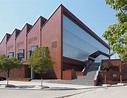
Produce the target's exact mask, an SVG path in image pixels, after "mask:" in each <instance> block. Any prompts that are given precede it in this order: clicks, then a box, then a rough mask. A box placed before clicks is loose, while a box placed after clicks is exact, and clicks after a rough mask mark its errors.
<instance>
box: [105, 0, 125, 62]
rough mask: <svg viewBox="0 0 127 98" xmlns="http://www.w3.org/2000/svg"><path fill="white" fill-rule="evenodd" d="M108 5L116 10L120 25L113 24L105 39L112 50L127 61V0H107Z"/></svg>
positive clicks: (106, 32)
mask: <svg viewBox="0 0 127 98" xmlns="http://www.w3.org/2000/svg"><path fill="white" fill-rule="evenodd" d="M106 4H109V5H110V6H111V8H113V9H114V10H116V17H117V18H118V23H115V24H111V25H110V26H109V27H108V29H107V30H106V31H105V32H104V33H103V37H104V38H105V39H106V40H108V44H109V45H110V47H111V49H112V50H113V51H115V52H116V53H118V55H119V57H120V58H121V59H122V60H124V61H127V0H106Z"/></svg>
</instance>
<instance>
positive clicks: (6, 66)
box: [0, 55, 22, 85]
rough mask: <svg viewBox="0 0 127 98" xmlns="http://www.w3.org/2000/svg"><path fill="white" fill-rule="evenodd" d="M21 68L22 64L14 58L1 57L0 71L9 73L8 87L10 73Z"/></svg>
mask: <svg viewBox="0 0 127 98" xmlns="http://www.w3.org/2000/svg"><path fill="white" fill-rule="evenodd" d="M21 66H22V63H21V62H20V61H19V60H17V59H16V58H14V57H12V58H8V57H7V56H5V55H1V56H0V71H5V72H6V73H7V85H8V82H9V81H8V78H9V73H10V71H11V70H12V69H14V68H20V67H21Z"/></svg>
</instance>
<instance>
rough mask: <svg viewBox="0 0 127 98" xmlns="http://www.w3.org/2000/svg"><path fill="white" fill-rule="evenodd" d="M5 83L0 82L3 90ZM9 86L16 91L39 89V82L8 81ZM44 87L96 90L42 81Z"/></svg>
mask: <svg viewBox="0 0 127 98" xmlns="http://www.w3.org/2000/svg"><path fill="white" fill-rule="evenodd" d="M6 83H7V82H6V81H0V88H5V85H6ZM9 84H10V85H15V86H16V87H15V88H16V89H41V87H40V85H41V81H40V82H39V81H38V82H33V81H30V82H21V81H9ZM43 85H44V86H48V87H49V89H68V90H69V89H70V90H79V89H90V88H96V86H84V85H73V84H58V83H48V82H45V81H43Z"/></svg>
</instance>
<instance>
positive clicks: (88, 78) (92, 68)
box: [44, 63, 100, 86]
mask: <svg viewBox="0 0 127 98" xmlns="http://www.w3.org/2000/svg"><path fill="white" fill-rule="evenodd" d="M99 65H100V63H92V64H90V65H89V66H88V68H87V69H86V70H85V73H84V76H77V78H76V79H73V80H44V81H45V82H49V83H62V84H75V85H88V86H93V85H94V76H95V74H96V71H97V70H98V67H99Z"/></svg>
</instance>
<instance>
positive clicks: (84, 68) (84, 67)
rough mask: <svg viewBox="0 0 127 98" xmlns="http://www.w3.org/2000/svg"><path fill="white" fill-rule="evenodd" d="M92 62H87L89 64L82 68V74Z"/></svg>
mask: <svg viewBox="0 0 127 98" xmlns="http://www.w3.org/2000/svg"><path fill="white" fill-rule="evenodd" d="M91 62H92V61H89V63H88V64H87V65H86V66H85V67H84V68H83V70H82V72H84V71H85V70H86V68H87V67H88V66H89V65H90V63H91Z"/></svg>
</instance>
